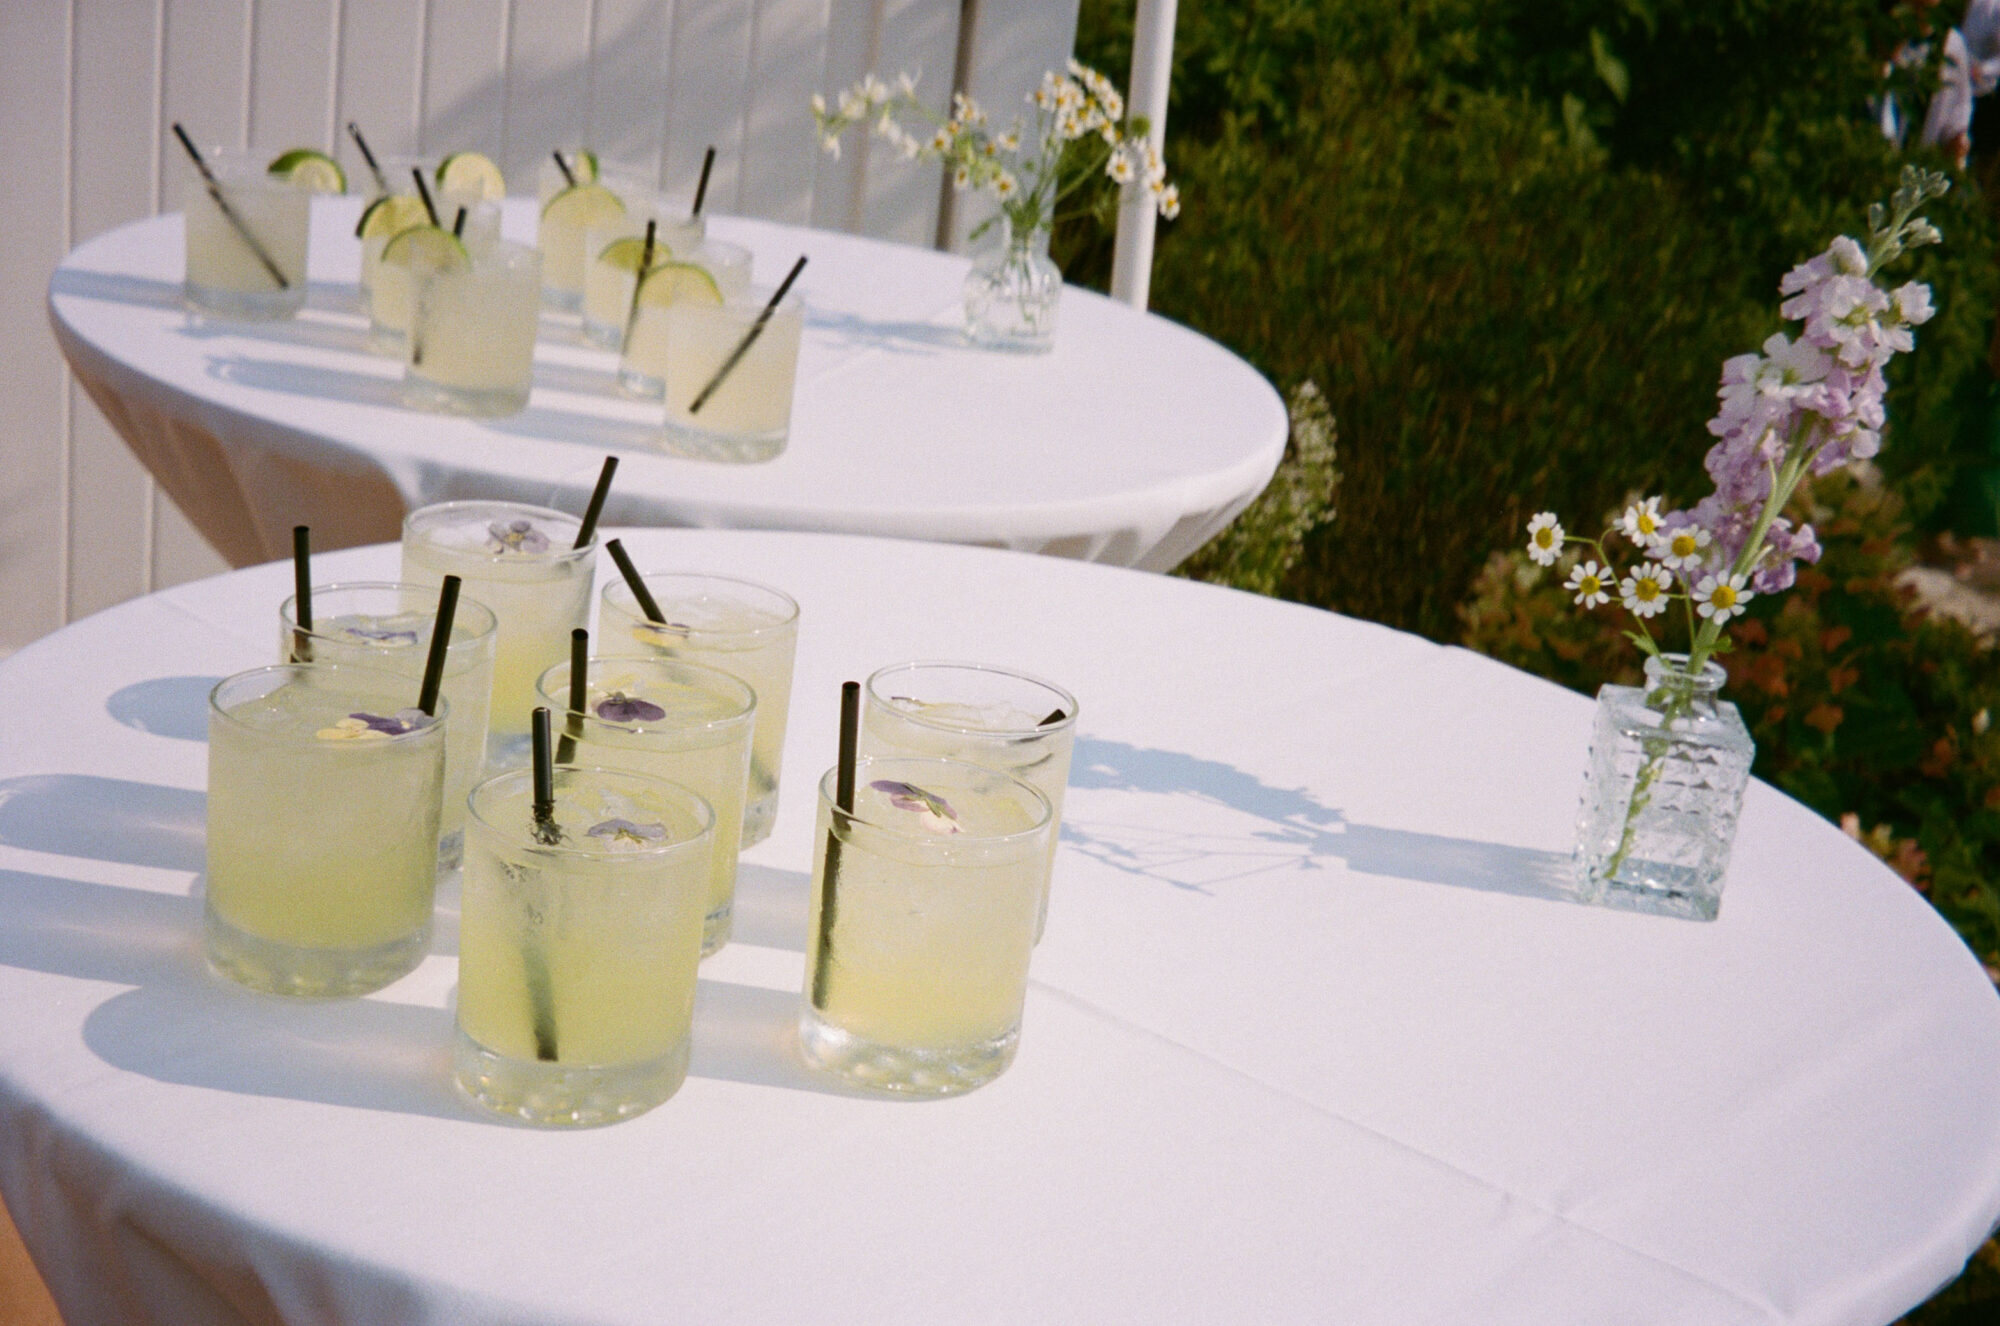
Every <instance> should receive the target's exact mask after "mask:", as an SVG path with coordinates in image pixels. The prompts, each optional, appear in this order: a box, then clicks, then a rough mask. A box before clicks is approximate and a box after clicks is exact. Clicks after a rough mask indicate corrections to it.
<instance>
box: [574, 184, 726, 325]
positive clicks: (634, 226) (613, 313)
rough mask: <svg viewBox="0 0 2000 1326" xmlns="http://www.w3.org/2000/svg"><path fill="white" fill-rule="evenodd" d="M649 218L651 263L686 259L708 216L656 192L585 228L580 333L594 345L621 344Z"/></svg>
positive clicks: (697, 239)
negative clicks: (694, 211) (671, 201)
mask: <svg viewBox="0 0 2000 1326" xmlns="http://www.w3.org/2000/svg"><path fill="white" fill-rule="evenodd" d="M648 221H651V222H652V223H653V262H654V263H662V262H673V261H675V260H676V259H679V260H687V259H688V258H689V257H690V256H691V255H692V254H694V252H695V251H696V250H697V249H698V248H699V247H700V245H701V241H702V236H703V235H704V234H706V233H707V229H708V224H707V218H705V217H699V216H689V215H688V214H687V209H686V208H685V207H682V206H680V205H679V204H677V203H670V202H668V201H667V200H666V199H665V198H662V197H660V196H658V195H657V194H655V195H650V196H642V197H641V198H639V199H628V200H626V206H625V212H624V214H623V215H621V216H609V217H605V218H604V219H602V220H599V221H596V222H593V223H591V224H590V225H588V226H586V227H585V228H584V232H583V257H584V273H583V334H584V337H585V339H587V340H589V341H590V342H591V344H593V345H599V346H603V347H604V348H605V349H607V350H616V349H618V348H620V347H621V346H622V345H623V344H624V343H625V324H626V322H627V321H629V320H630V318H631V316H632V290H633V287H634V286H635V285H636V284H637V279H638V270H639V269H638V264H639V262H640V261H642V260H643V259H644V257H645V242H646V240H645V236H646V223H647V222H648ZM621 240H632V241H635V242H634V243H631V244H621V243H620V242H619V241H621Z"/></svg>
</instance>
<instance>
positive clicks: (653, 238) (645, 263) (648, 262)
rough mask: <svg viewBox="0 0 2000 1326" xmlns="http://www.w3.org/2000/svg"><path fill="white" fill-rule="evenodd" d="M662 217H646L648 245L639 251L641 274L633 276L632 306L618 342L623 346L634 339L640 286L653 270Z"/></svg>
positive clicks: (626, 311) (626, 314) (628, 310)
mask: <svg viewBox="0 0 2000 1326" xmlns="http://www.w3.org/2000/svg"><path fill="white" fill-rule="evenodd" d="M659 230H660V219H659V218H658V217H653V216H649V217H647V218H646V247H645V248H643V249H641V250H640V251H639V274H638V275H637V276H634V277H633V278H632V307H631V308H628V309H626V310H625V335H624V337H623V338H622V339H621V340H620V341H619V342H618V344H619V345H620V346H621V347H622V346H624V345H626V344H628V343H629V342H630V341H631V340H632V324H633V323H635V322H637V321H638V320H639V287H640V286H642V285H644V284H645V283H646V273H647V272H650V271H652V270H653V245H654V244H655V243H657V242H658V241H657V236H658V235H659Z"/></svg>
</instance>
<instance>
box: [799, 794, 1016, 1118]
mask: <svg viewBox="0 0 2000 1326" xmlns="http://www.w3.org/2000/svg"><path fill="white" fill-rule="evenodd" d="M837 774H838V771H837V770H836V771H829V772H828V773H827V775H826V777H825V778H823V779H822V780H821V782H820V803H819V817H818V822H817V827H816V829H815V832H814V853H815V859H814V865H813V899H812V911H811V920H810V924H809V926H808V931H807V933H808V939H807V955H806V982H805V996H806V999H805V1007H804V1009H803V1010H802V1011H801V1014H800V1040H801V1044H802V1047H803V1049H804V1051H805V1056H806V1059H807V1061H808V1062H809V1063H812V1064H814V1065H815V1066H817V1067H821V1068H825V1069H828V1070H829V1071H833V1072H837V1073H839V1074H841V1075H842V1076H844V1077H847V1078H848V1079H850V1080H852V1081H855V1082H858V1083H861V1084H864V1085H868V1086H873V1087H879V1088H882V1089H885V1090H891V1091H901V1092H911V1093H919V1094H932V1095H948V1094H952V1093H955V1092H959V1091H967V1090H970V1089H971V1088H973V1087H975V1086H978V1085H979V1084H980V1083H982V1082H985V1081H988V1080H990V1079H991V1078H993V1077H995V1076H997V1075H998V1074H999V1073H1000V1072H1001V1071H1002V1070H1004V1069H1005V1068H1006V1066H1007V1065H1008V1064H1009V1063H1010V1062H1012V1060H1013V1057H1014V1050H1015V1047H1016V1045H1017V1043H1018V1040H1019V1036H1020V1026H1021V1009H1022V1005H1023V1003H1024V1001H1025V1000H1026V997H1027V986H1028V960H1029V956H1030V954H1031V953H1032V952H1033V950H1034V928H1035V916H1036V911H1037V909H1038V907H1039V905H1040V898H1041V889H1042V878H1043V876H1044V875H1045V874H1046V873H1047V869H1048V841H1047V840H1048V836H1049V833H1050V832H1051V824H1050V819H1049V806H1048V802H1047V800H1046V799H1045V798H1043V796H1042V795H1041V793H1039V792H1037V791H1036V790H1035V789H1034V788H1032V787H1030V786H1029V785H1028V784H1026V783H1024V782H1022V781H1021V780H1019V779H1017V778H1012V777H1009V776H1008V775H1006V774H1001V773H995V772H993V771H992V770H989V769H982V768H980V767H978V766H976V765H970V764H966V763H963V762H962V761H956V760H901V759H864V760H861V761H859V762H858V764H857V767H856V775H855V788H854V802H853V811H852V813H851V814H849V813H847V812H843V811H840V810H838V809H837V808H836V792H837Z"/></svg>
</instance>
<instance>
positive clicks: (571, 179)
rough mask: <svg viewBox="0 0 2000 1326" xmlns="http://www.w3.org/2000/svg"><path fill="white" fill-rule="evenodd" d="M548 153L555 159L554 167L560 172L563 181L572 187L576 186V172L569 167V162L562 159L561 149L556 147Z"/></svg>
mask: <svg viewBox="0 0 2000 1326" xmlns="http://www.w3.org/2000/svg"><path fill="white" fill-rule="evenodd" d="M549 155H550V156H552V157H554V158H555V159H556V169H557V170H559V171H561V172H562V177H563V183H564V184H567V185H569V187H570V188H572V189H574V188H575V187H576V172H575V171H573V170H571V169H570V168H569V162H567V161H564V160H563V159H562V149H561V148H556V149H555V150H553V151H551V152H550V153H549Z"/></svg>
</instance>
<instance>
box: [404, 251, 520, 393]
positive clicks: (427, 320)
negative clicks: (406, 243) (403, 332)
mask: <svg viewBox="0 0 2000 1326" xmlns="http://www.w3.org/2000/svg"><path fill="white" fill-rule="evenodd" d="M471 258H472V261H471V265H470V266H469V267H465V268H460V269H455V270H453V269H448V270H444V271H438V272H433V273H430V274H429V275H426V276H423V277H420V278H419V279H418V280H417V282H416V284H415V287H414V289H413V292H412V296H411V299H412V303H411V310H410V335H409V350H408V356H407V358H406V359H405V360H404V364H405V369H404V382H405V391H406V394H407V395H408V397H409V399H410V403H411V404H412V405H415V406H417V407H418V408H420V409H426V410H438V411H442V412H444V413H448V414H471V415H486V416H496V415H505V414H515V413H517V412H519V411H521V410H523V409H525V408H527V404H528V393H529V390H530V389H531V388H532V387H533V385H534V376H535V328H536V326H537V324H538V322H539V321H540V318H541V255H540V254H538V253H536V252H535V250H533V249H531V248H529V247H527V246H526V245H524V244H510V243H507V242H506V241H504V240H499V241H495V242H493V243H491V244H488V245H486V246H484V247H482V248H477V249H473V250H471ZM386 268H387V264H384V270H386ZM379 279H380V274H378V280H379Z"/></svg>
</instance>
